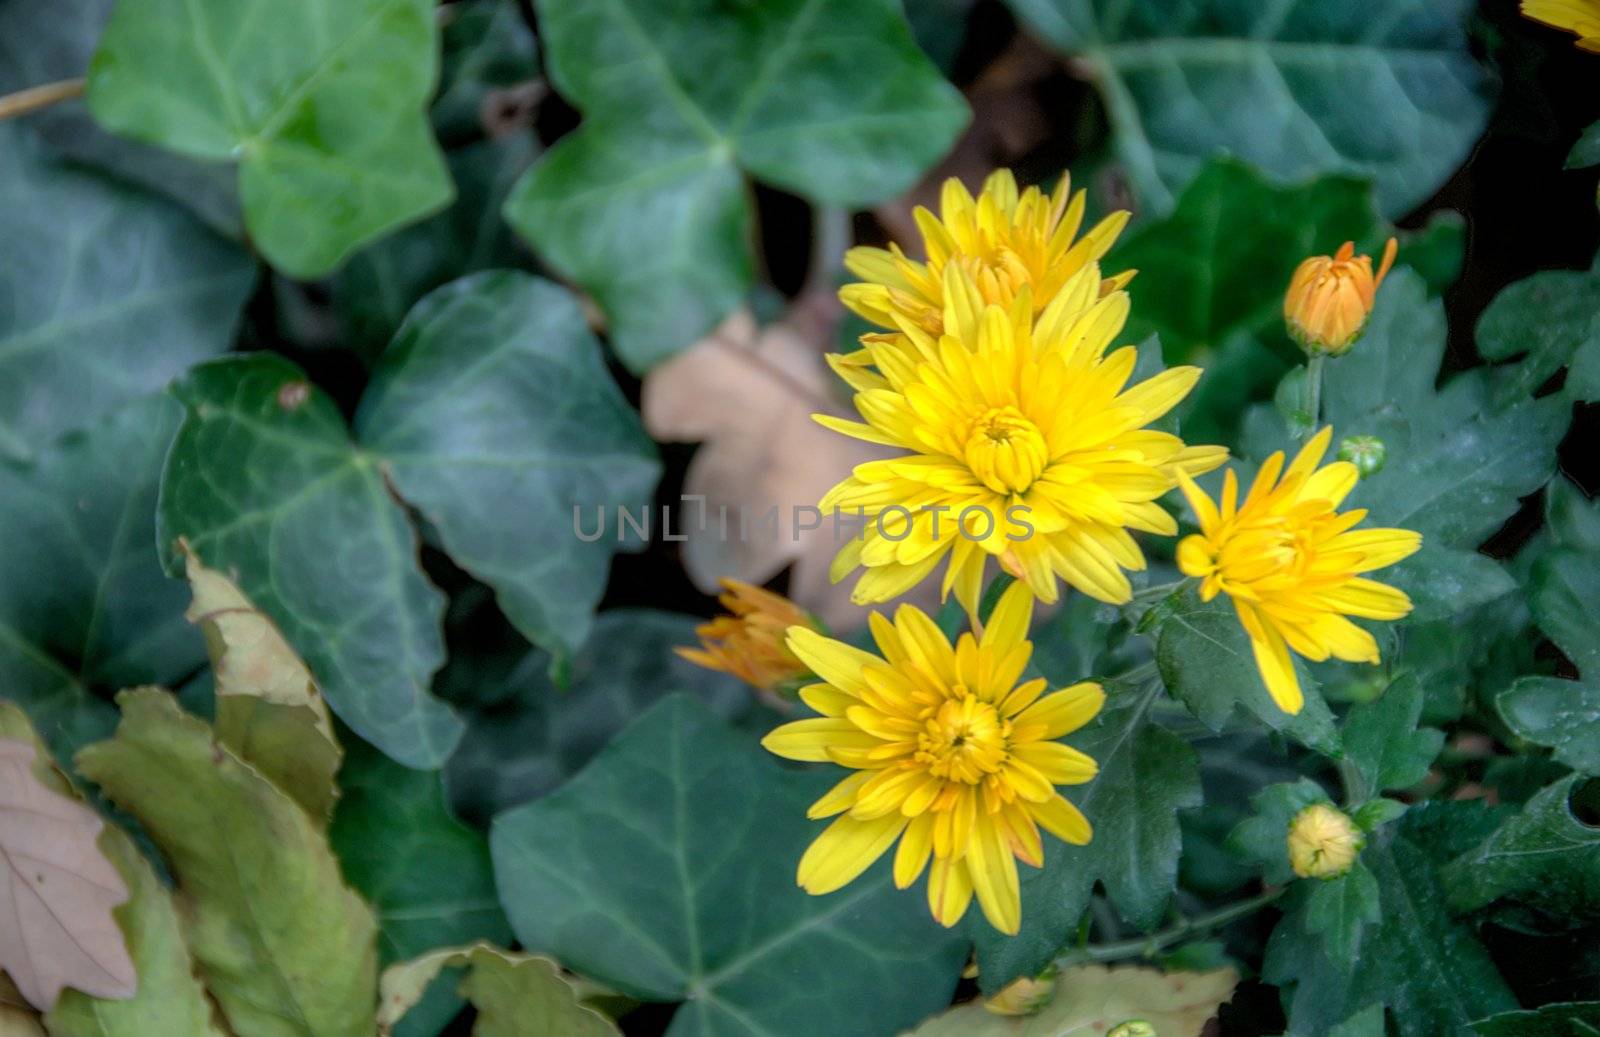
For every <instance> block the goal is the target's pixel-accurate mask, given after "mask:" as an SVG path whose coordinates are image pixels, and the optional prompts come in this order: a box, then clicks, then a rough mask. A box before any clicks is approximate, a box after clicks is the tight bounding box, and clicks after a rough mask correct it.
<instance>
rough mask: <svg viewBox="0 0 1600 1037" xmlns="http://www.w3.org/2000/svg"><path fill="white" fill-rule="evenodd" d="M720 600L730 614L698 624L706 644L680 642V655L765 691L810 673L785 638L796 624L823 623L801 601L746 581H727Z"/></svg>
mask: <svg viewBox="0 0 1600 1037" xmlns="http://www.w3.org/2000/svg"><path fill="white" fill-rule="evenodd" d="M718 600H719V601H721V602H722V607H723V608H725V609H727V610H728V612H729V613H730V614H729V615H726V616H718V617H716V618H715V619H713V620H712V621H711V622H709V623H703V624H701V625H700V626H698V627H695V630H694V632H695V633H696V634H697V635H699V637H700V645H701V647H699V648H687V647H680V648H678V649H677V653H678V654H679V655H681V656H683V658H685V659H687V660H689V661H690V662H692V663H694V664H696V665H697V666H704V667H705V668H706V669H708V670H720V671H721V672H723V673H731V674H733V675H734V676H735V677H737V678H739V679H740V680H742V681H744V682H745V683H746V684H749V685H751V686H752V687H755V688H759V689H760V690H762V691H774V690H776V689H777V688H778V687H779V686H781V685H783V684H785V683H787V682H789V681H793V680H794V679H795V678H797V677H802V676H804V675H805V674H806V673H807V672H808V671H807V670H806V667H805V664H804V663H802V662H801V661H800V660H799V659H796V658H795V656H794V653H793V652H791V651H789V647H788V645H787V643H786V642H785V638H786V637H787V636H788V631H789V628H790V627H792V626H794V625H796V624H802V625H805V626H809V627H813V628H815V627H816V625H817V624H816V621H815V620H814V619H812V618H811V617H810V616H808V615H806V613H805V611H804V610H803V609H801V608H800V606H798V605H796V604H795V603H794V602H792V601H790V600H789V599H788V598H785V597H783V596H782V595H781V594H774V593H772V592H771V591H769V590H764V589H762V588H760V587H755V586H752V585H750V584H748V583H744V582H743V581H740V580H723V581H722V595H721V597H720V598H719V599H718Z"/></svg>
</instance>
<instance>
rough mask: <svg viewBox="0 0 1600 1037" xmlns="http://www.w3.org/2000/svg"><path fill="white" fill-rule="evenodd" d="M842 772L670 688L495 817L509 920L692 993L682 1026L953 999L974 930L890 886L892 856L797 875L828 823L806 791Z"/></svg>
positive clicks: (590, 972)
mask: <svg viewBox="0 0 1600 1037" xmlns="http://www.w3.org/2000/svg"><path fill="white" fill-rule="evenodd" d="M834 778H835V775H832V774H823V773H818V772H811V773H801V772H797V771H794V770H789V769H786V768H784V767H782V766H780V765H779V764H778V763H777V762H776V761H774V760H772V759H771V758H770V757H768V756H766V754H764V753H763V752H762V751H761V750H760V749H758V748H756V747H755V746H754V745H752V744H750V743H749V742H748V741H747V740H745V739H744V738H741V737H738V736H736V735H735V734H734V733H733V732H731V731H729V730H728V729H727V728H726V727H724V726H723V724H722V722H721V721H719V720H717V719H716V718H715V717H714V716H712V715H711V714H710V713H709V712H708V711H707V710H706V709H705V707H703V706H700V705H699V704H697V703H696V702H694V701H693V700H692V699H690V698H688V697H686V696H682V695H675V696H673V697H671V698H668V699H665V700H663V701H662V702H660V703H659V704H657V705H656V706H655V707H653V708H652V709H651V710H650V711H649V712H647V713H645V714H644V715H643V716H641V717H640V718H639V719H638V720H636V721H634V723H633V725H632V726H631V727H629V728H628V730H627V731H625V732H623V733H622V734H621V735H620V736H618V737H617V738H616V739H615V740H613V741H612V742H611V744H610V745H609V746H608V747H607V748H606V750H605V752H603V753H602V754H601V755H600V756H598V757H597V758H596V759H595V760H594V761H593V762H592V763H590V764H589V766H588V767H586V768H585V769H584V770H583V771H582V772H581V773H580V774H578V776H577V777H575V778H573V779H572V780H571V781H569V782H567V783H566V784H565V785H564V786H562V787H561V788H560V789H558V790H557V791H556V792H554V793H552V794H551V795H549V796H547V797H545V798H544V799H541V800H538V801H536V802H533V803H529V804H526V805H524V806H521V807H518V808H516V809H514V810H511V811H508V812H507V813H505V814H502V815H501V816H500V817H499V818H497V819H496V820H495V825H494V829H493V832H492V833H491V835H490V845H491V847H492V848H493V851H494V859H495V874H496V876H497V878H498V881H499V884H500V897H501V901H502V902H503V903H504V904H505V906H506V910H507V913H508V914H509V916H510V918H511V924H512V928H513V929H515V931H516V933H517V938H518V939H519V940H520V941H521V943H522V944H523V945H524V946H525V947H527V948H528V949H530V950H532V951H535V952H539V953H550V954H552V955H554V956H555V957H556V958H558V959H559V960H560V961H561V962H562V963H563V964H565V965H567V966H568V967H570V968H573V969H575V970H577V971H578V972H580V973H582V974H583V975H586V976H590V977H592V978H594V979H596V980H598V981H599V982H601V983H604V984H606V985H608V986H611V987H614V988H616V989H617V990H619V991H621V992H623V993H626V994H631V995H633V996H636V997H640V998H644V999H646V1000H654V1001H685V1002H686V1003H685V1004H683V1005H681V1006H680V1007H679V1008H678V1009H677V1010H676V1012H675V1013H674V1014H673V1018H672V1025H671V1026H670V1027H669V1028H668V1031H667V1032H668V1034H669V1035H671V1037H689V1035H709V1034H716V1033H750V1032H758V1033H763V1034H769V1035H771V1037H788V1035H796V1037H799V1035H809V1034H817V1033H827V1034H834V1035H839V1037H849V1035H856V1034H859V1035H863V1037H865V1035H875V1034H883V1033H891V1032H897V1031H898V1030H900V1029H902V1028H904V1027H908V1026H911V1025H914V1024H915V1023H916V1022H918V1021H919V1020H920V1019H922V1018H923V1017H924V1016H926V1015H928V1014H929V1013H931V1012H933V1011H936V1010H938V1009H939V1008H942V1007H943V1006H944V1005H946V1004H948V1003H949V999H950V994H951V992H952V990H953V989H954V987H955V982H956V977H957V973H958V972H959V971H960V969H961V963H962V959H963V958H964V956H965V942H964V941H963V940H962V939H961V938H960V937H959V936H957V935H954V934H950V933H945V932H944V931H942V930H941V929H940V928H939V926H938V924H937V923H935V922H934V921H933V920H932V919H931V918H929V917H928V915H927V905H926V903H925V898H924V897H923V896H921V895H920V894H918V893H914V892H897V891H895V890H893V889H892V888H891V887H890V883H889V876H888V861H887V860H884V861H880V862H879V863H878V864H877V865H876V866H875V867H874V868H873V869H872V870H871V871H869V872H868V873H867V874H866V875H864V876H863V877H862V878H860V879H857V880H856V881H855V882H854V883H852V884H851V885H850V886H849V887H847V888H846V889H844V890H841V891H839V892H838V893H834V894H832V895H830V896H827V897H811V896H808V895H807V894H806V893H804V892H803V891H801V890H800V889H799V888H798V887H796V886H795V884H794V870H793V868H794V865H795V863H797V862H798V861H799V859H800V855H801V853H802V851H803V850H804V848H805V846H806V844H807V843H808V842H810V840H811V839H812V838H813V837H815V836H816V835H817V834H818V833H819V832H820V830H821V826H820V825H818V824H816V823H814V822H810V821H807V820H806V819H805V810H806V806H807V805H808V804H809V803H810V802H811V801H812V800H813V799H814V798H815V797H816V796H817V795H819V794H821V793H822V792H823V791H824V790H825V789H826V788H828V787H829V786H830V785H832V784H833V783H834ZM750 847H760V849H761V855H762V859H763V862H764V863H763V862H752V861H751V860H750V859H749V858H748V856H747V854H746V852H745V851H746V850H747V849H748V848H750ZM820 991H825V992H826V994H825V995H821V996H819V992H820Z"/></svg>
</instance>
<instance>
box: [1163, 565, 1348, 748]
mask: <svg viewBox="0 0 1600 1037" xmlns="http://www.w3.org/2000/svg"><path fill="white" fill-rule="evenodd" d="M1294 665H1295V672H1296V673H1297V674H1299V677H1300V689H1301V691H1302V693H1303V694H1304V695H1305V705H1304V706H1303V707H1301V710H1300V712H1299V713H1298V714H1296V715H1294V716H1290V715H1289V714H1287V713H1285V712H1284V711H1283V710H1281V709H1279V708H1278V704H1277V703H1276V702H1274V701H1272V696H1271V694H1269V693H1268V691H1267V685H1266V683H1265V682H1264V681H1263V680H1262V679H1261V671H1260V669H1259V668H1258V667H1257V666H1256V661H1255V655H1254V653H1252V651H1251V649H1250V638H1249V637H1248V636H1247V635H1246V634H1245V632H1244V627H1242V626H1240V625H1239V616H1238V614H1237V613H1235V612H1234V609H1233V605H1232V604H1230V603H1229V602H1228V601H1227V600H1225V598H1224V597H1223V596H1219V597H1217V598H1215V599H1213V600H1212V601H1209V602H1203V601H1201V600H1200V595H1199V594H1198V593H1197V592H1196V591H1195V590H1194V588H1192V587H1191V588H1187V589H1185V590H1184V591H1183V592H1182V593H1180V594H1178V595H1175V596H1174V597H1173V598H1172V599H1171V600H1170V601H1169V602H1168V603H1167V606H1166V611H1165V613H1164V614H1163V616H1162V619H1161V624H1160V630H1159V633H1158V635H1157V638H1156V666H1157V667H1158V668H1159V669H1160V670H1161V679H1162V680H1163V681H1164V682H1165V683H1166V686H1167V690H1168V691H1170V692H1171V693H1172V695H1173V697H1175V698H1177V699H1178V700H1179V701H1180V702H1182V703H1183V704H1184V705H1186V706H1188V707H1189V709H1190V710H1191V711H1192V712H1193V713H1194V715H1195V716H1197V717H1199V718H1200V720H1201V721H1202V722H1204V723H1205V724H1206V726H1208V727H1210V728H1211V729H1212V730H1213V731H1220V730H1222V727H1223V725H1224V724H1226V723H1227V722H1228V721H1229V720H1230V719H1232V717H1233V716H1234V714H1235V712H1236V711H1237V709H1238V708H1239V707H1243V708H1244V709H1245V710H1247V711H1248V712H1249V713H1250V714H1251V715H1252V716H1254V717H1256V719H1258V720H1260V721H1262V722H1263V723H1265V724H1266V725H1267V726H1268V727H1270V728H1272V729H1273V730H1274V731H1284V732H1287V733H1288V734H1290V735H1292V736H1293V737H1294V738H1296V739H1297V740H1299V741H1300V742H1301V743H1302V744H1304V745H1307V746H1309V747H1311V748H1313V749H1316V750H1318V751H1319V752H1323V753H1327V754H1328V755H1334V756H1336V755H1338V748H1337V740H1336V738H1335V735H1334V730H1333V714H1332V713H1330V712H1328V705H1327V703H1325V702H1324V701H1322V695H1321V692H1320V691H1318V687H1317V682H1316V681H1315V680H1314V679H1313V678H1312V676H1311V674H1310V672H1309V671H1308V670H1307V669H1306V666H1305V663H1304V661H1303V660H1301V659H1300V658H1299V657H1298V656H1297V657H1295V660H1294Z"/></svg>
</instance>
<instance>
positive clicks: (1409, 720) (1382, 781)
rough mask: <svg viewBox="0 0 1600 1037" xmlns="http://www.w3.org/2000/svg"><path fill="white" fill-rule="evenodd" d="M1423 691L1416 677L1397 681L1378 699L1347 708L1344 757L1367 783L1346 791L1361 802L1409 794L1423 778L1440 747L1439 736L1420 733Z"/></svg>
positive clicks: (1432, 731) (1429, 731)
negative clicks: (1392, 792)
mask: <svg viewBox="0 0 1600 1037" xmlns="http://www.w3.org/2000/svg"><path fill="white" fill-rule="evenodd" d="M1421 717H1422V685H1421V684H1420V683H1419V682H1418V681H1417V679H1416V677H1415V676H1414V675H1411V674H1406V675H1403V676H1401V677H1397V678H1396V679H1395V680H1394V681H1392V682H1391V683H1390V684H1389V686H1388V688H1386V689H1385V690H1384V692H1383V694H1382V695H1379V696H1378V697H1377V698H1376V699H1373V700H1372V701H1370V702H1360V703H1357V704H1356V705H1355V706H1353V707H1351V709H1350V713H1349V715H1348V716H1347V717H1345V722H1344V726H1343V727H1342V729H1341V730H1340V735H1339V737H1340V741H1341V742H1342V743H1343V744H1344V757H1345V759H1346V760H1348V761H1349V762H1350V763H1351V764H1352V765H1354V767H1355V768H1356V770H1357V771H1358V772H1359V773H1360V775H1361V777H1362V778H1363V779H1364V780H1365V781H1366V784H1367V787H1366V788H1365V789H1360V790H1356V789H1348V790H1346V791H1347V792H1348V793H1349V795H1350V797H1351V799H1353V800H1362V799H1365V798H1367V797H1368V796H1370V795H1375V794H1377V793H1379V792H1386V791H1388V790H1390V789H1408V788H1410V787H1411V786H1413V785H1416V784H1418V783H1419V782H1421V781H1422V779H1423V778H1425V777H1427V776H1428V767H1429V766H1430V765H1431V764H1432V763H1433V760H1434V757H1436V756H1438V755H1439V749H1440V748H1441V747H1442V746H1443V745H1444V732H1443V731H1440V730H1438V729H1437V728H1432V727H1424V728H1421V729H1419V728H1418V727H1417V721H1418V720H1419V719H1420V718H1421Z"/></svg>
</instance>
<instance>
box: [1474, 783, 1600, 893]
mask: <svg viewBox="0 0 1600 1037" xmlns="http://www.w3.org/2000/svg"><path fill="white" fill-rule="evenodd" d="M1594 780H1595V779H1592V778H1586V777H1585V776H1584V775H1581V774H1574V775H1571V776H1569V777H1567V778H1565V779H1563V780H1561V781H1558V782H1556V783H1555V784H1554V785H1550V786H1548V787H1546V788H1545V789H1543V790H1542V791H1540V792H1539V794H1538V795H1536V796H1534V797H1533V798H1532V799H1530V800H1528V802H1527V803H1526V804H1525V805H1524V806H1523V807H1522V809H1521V810H1520V811H1519V812H1518V813H1516V814H1514V815H1513V816H1511V817H1510V818H1508V819H1507V820H1506V822H1505V823H1504V824H1502V825H1501V826H1500V827H1499V828H1498V829H1497V830H1496V831H1495V832H1494V833H1493V834H1492V835H1490V836H1489V837H1488V838H1487V839H1485V840H1484V841H1483V843H1482V844H1481V845H1479V846H1478V847H1477V848H1475V849H1473V850H1471V851H1469V852H1467V853H1464V854H1462V855H1461V856H1460V857H1458V858H1456V859H1455V860H1454V861H1453V862H1451V864H1450V866H1449V868H1448V869H1446V870H1445V872H1444V873H1443V878H1444V883H1445V889H1446V891H1447V892H1448V894H1449V898H1450V906H1451V907H1452V908H1453V909H1455V910H1457V911H1471V910H1474V909H1476V908H1480V907H1483V906H1485V905H1487V904H1489V903H1491V902H1493V901H1495V900H1497V899H1499V898H1501V897H1511V898H1513V899H1515V900H1518V901H1520V902H1522V903H1525V904H1529V905H1531V906H1534V907H1537V908H1540V909H1542V910H1545V911H1549V912H1551V913H1552V914H1554V915H1556V916H1557V917H1559V918H1561V919H1563V920H1567V919H1574V918H1589V919H1593V918H1596V917H1600V827H1595V826H1594V825H1592V824H1588V823H1585V822H1584V821H1583V820H1581V819H1580V818H1579V817H1577V816H1576V815H1575V814H1574V813H1573V804H1572V800H1573V799H1574V798H1575V797H1577V796H1579V795H1581V794H1582V792H1583V789H1582V788H1581V787H1580V786H1584V785H1588V784H1592V783H1593V782H1594Z"/></svg>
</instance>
